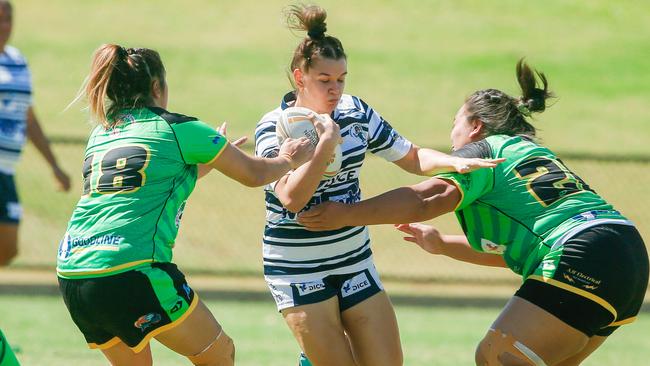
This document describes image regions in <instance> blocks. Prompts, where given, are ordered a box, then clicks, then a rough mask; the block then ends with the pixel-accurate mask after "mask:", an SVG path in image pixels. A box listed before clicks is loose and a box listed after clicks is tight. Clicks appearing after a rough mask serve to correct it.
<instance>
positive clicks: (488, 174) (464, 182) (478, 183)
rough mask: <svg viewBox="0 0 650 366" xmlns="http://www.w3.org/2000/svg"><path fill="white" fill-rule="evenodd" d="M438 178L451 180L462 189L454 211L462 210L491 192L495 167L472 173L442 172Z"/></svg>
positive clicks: (437, 175)
mask: <svg viewBox="0 0 650 366" xmlns="http://www.w3.org/2000/svg"><path fill="white" fill-rule="evenodd" d="M435 177H436V178H440V179H444V180H447V181H451V182H452V183H453V184H454V185H455V186H456V187H458V190H459V191H460V194H461V198H460V202H458V205H457V206H456V208H455V209H454V211H458V210H462V209H464V208H465V207H467V206H469V204H471V203H472V202H474V201H476V200H477V199H479V198H481V196H483V195H485V194H486V193H488V192H490V191H491V190H492V188H493V180H494V169H493V168H483V169H478V170H475V171H473V172H471V173H467V174H460V173H441V174H436V175H435Z"/></svg>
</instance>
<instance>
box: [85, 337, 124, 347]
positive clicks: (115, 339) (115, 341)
mask: <svg viewBox="0 0 650 366" xmlns="http://www.w3.org/2000/svg"><path fill="white" fill-rule="evenodd" d="M120 342H122V340H121V339H119V338H118V337H113V338H111V340H109V341H108V342H106V343H102V344H97V343H88V347H89V348H91V349H107V348H111V347H113V346H116V345H117V344H118V343H120Z"/></svg>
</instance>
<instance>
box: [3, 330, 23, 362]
mask: <svg viewBox="0 0 650 366" xmlns="http://www.w3.org/2000/svg"><path fill="white" fill-rule="evenodd" d="M0 366H20V363H18V359H17V358H16V355H15V354H14V351H13V350H12V349H11V346H10V345H9V342H7V339H6V338H5V335H4V334H2V330H0Z"/></svg>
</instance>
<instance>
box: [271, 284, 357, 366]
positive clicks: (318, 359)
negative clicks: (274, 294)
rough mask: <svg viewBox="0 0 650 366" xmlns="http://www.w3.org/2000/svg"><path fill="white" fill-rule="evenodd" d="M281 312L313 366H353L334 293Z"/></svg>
mask: <svg viewBox="0 0 650 366" xmlns="http://www.w3.org/2000/svg"><path fill="white" fill-rule="evenodd" d="M282 315H283V316H284V319H285V321H286V323H287V325H288V326H289V329H291V331H292V332H293V335H294V337H296V340H297V341H298V344H299V345H300V348H301V349H302V350H303V351H304V352H305V354H306V355H307V357H308V358H309V361H311V363H312V365H314V366H330V365H337V366H356V363H355V362H354V357H353V355H352V351H351V349H350V344H349V343H348V340H347V339H346V337H345V334H344V330H343V324H342V323H341V314H340V310H339V302H338V299H337V297H336V296H334V297H330V298H329V299H327V300H324V301H321V302H318V303H314V304H306V305H299V306H294V307H290V308H286V309H283V310H282Z"/></svg>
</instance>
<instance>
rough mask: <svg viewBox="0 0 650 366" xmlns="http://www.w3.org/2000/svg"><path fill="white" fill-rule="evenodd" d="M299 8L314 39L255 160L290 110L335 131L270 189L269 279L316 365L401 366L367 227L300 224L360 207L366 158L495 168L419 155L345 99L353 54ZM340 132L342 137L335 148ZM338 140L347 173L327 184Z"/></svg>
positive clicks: (259, 138) (294, 67) (259, 140)
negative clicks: (309, 114)
mask: <svg viewBox="0 0 650 366" xmlns="http://www.w3.org/2000/svg"><path fill="white" fill-rule="evenodd" d="M290 9H291V11H290V14H289V18H288V21H289V25H290V26H291V27H293V28H295V29H297V30H302V31H306V32H307V37H305V38H304V39H303V40H302V42H300V44H299V45H298V46H297V48H296V50H295V51H294V55H293V59H292V61H291V65H290V79H291V80H292V82H293V87H294V90H293V91H292V92H290V93H288V94H286V95H285V96H284V98H283V99H282V101H281V104H280V106H279V107H278V108H275V109H274V110H272V111H271V112H269V113H267V114H266V115H264V116H263V117H262V119H261V120H260V122H259V123H258V125H257V128H256V133H255V144H256V154H257V155H258V156H261V157H272V156H275V154H277V151H278V140H277V138H276V132H275V128H276V123H277V121H278V119H279V117H280V114H281V112H282V110H283V109H285V108H288V107H290V106H299V107H307V108H309V109H311V110H313V111H315V112H316V113H319V114H322V115H324V116H326V117H328V118H327V119H328V120H329V121H333V122H331V123H335V129H333V130H332V131H327V132H326V133H324V134H322V135H321V139H322V138H324V137H326V138H327V139H328V141H329V143H322V142H321V143H319V145H318V146H317V147H316V150H315V152H314V156H313V158H312V159H311V160H310V161H309V162H308V163H306V164H305V165H303V166H302V167H301V168H299V169H296V170H294V171H292V172H291V173H289V174H287V175H285V176H284V177H282V178H281V179H279V180H278V181H276V182H274V183H272V184H270V185H268V186H267V187H266V190H265V198H266V210H267V211H266V212H267V216H266V218H267V222H266V226H265V228H264V235H263V256H264V258H263V260H264V275H265V279H266V281H267V283H268V286H269V289H270V291H271V293H272V294H273V297H274V299H275V301H276V304H277V308H278V310H279V311H281V312H282V315H283V316H284V318H285V320H286V322H287V324H288V325H289V328H290V329H291V330H292V332H293V334H294V336H295V337H296V339H297V341H298V343H299V344H300V347H301V348H302V350H303V351H304V352H305V353H306V355H307V357H308V358H309V359H310V360H311V362H312V363H313V364H314V365H316V366H319V365H320V366H324V365H337V366H348V365H350V366H352V365H372V366H382V365H387V366H388V365H401V364H402V350H401V345H400V339H399V332H398V327H397V322H396V319H395V314H394V311H393V308H392V305H391V303H390V301H389V298H388V296H387V295H386V293H385V292H384V289H383V286H382V284H381V281H380V279H379V276H378V274H377V271H376V269H375V266H374V264H373V258H372V251H371V249H370V238H369V236H368V230H367V229H366V227H364V226H362V225H360V226H346V227H342V228H337V229H336V230H331V231H327V232H319V233H314V232H310V231H307V230H305V228H304V227H302V225H300V223H298V222H297V221H296V215H297V213H298V212H300V211H304V210H308V209H309V208H310V207H311V206H313V205H316V204H318V203H321V202H326V201H338V202H346V203H353V202H357V201H359V200H360V199H361V191H360V187H359V174H360V170H361V167H362V166H363V163H364V159H365V157H366V154H367V153H372V154H374V155H376V156H378V157H381V158H383V159H385V160H386V161H388V162H392V163H395V164H396V165H397V166H399V167H400V168H402V169H404V170H405V171H407V172H410V173H414V174H420V175H428V174H433V173H435V172H444V171H460V172H466V171H469V170H473V169H476V168H480V167H493V166H495V162H494V161H492V160H490V159H480V158H479V159H473V158H470V159H464V158H458V157H452V156H449V155H446V154H443V153H439V152H437V151H434V150H430V149H425V148H419V147H417V146H415V145H414V144H412V143H411V142H410V141H408V140H407V139H406V138H404V137H402V136H400V135H399V134H398V133H397V131H396V130H395V129H393V127H392V126H391V125H390V124H389V123H388V122H387V121H386V120H384V119H383V118H382V117H381V115H379V113H378V112H377V111H375V110H374V109H373V108H372V107H370V106H369V105H368V104H367V103H366V102H364V101H363V100H361V99H360V98H358V97H356V96H352V95H348V94H344V93H343V90H344V86H345V79H346V76H347V60H346V55H345V52H344V50H343V46H342V44H341V42H340V41H339V40H338V39H337V38H335V37H333V36H331V35H326V34H325V33H326V24H325V19H326V13H325V11H324V10H323V9H322V8H320V7H317V6H294V7H291V8H290ZM331 133H334V134H336V137H337V138H336V139H330V138H329V137H330V134H331ZM338 137H340V138H338ZM339 140H342V151H343V159H342V165H341V169H340V171H339V172H338V173H337V174H336V175H335V176H334V177H331V178H326V179H323V173H324V171H325V168H326V166H327V160H328V159H329V158H330V156H331V155H332V151H333V149H334V147H335V146H336V145H335V144H336V143H337V142H338V141H339ZM346 334H347V339H346ZM303 362H305V363H306V362H307V361H306V360H303Z"/></svg>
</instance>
